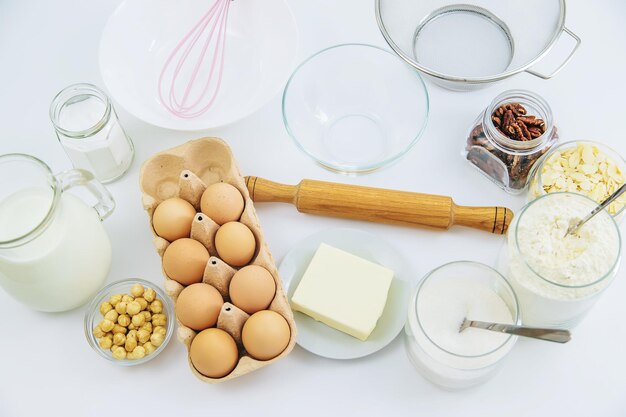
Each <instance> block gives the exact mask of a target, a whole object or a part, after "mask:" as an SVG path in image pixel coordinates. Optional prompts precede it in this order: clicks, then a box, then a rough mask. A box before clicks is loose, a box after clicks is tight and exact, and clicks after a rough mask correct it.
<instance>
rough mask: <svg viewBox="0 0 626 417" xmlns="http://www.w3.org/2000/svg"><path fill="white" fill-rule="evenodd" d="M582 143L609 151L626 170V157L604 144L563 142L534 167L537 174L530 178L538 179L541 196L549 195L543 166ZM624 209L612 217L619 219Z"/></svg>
mask: <svg viewBox="0 0 626 417" xmlns="http://www.w3.org/2000/svg"><path fill="white" fill-rule="evenodd" d="M581 143H588V144H591V145H592V146H597V147H598V148H600V149H601V150H604V151H608V152H607V153H609V154H611V155H607V156H609V157H613V159H615V158H617V160H616V161H615V163H617V164H618V165H622V168H626V160H625V159H624V157H622V156H621V155H620V154H619V153H617V151H616V150H615V149H613V148H611V147H610V146H607V145H605V144H604V143H601V142H598V141H595V140H570V141H567V142H561V143H559V144H558V145H555V146H553V147H552V148H551V149H550V150H549V151H548V152H546V154H545V155H543V156H542V158H541V160H540V161H539V162H538V163H537V164H536V165H535V166H534V167H533V170H534V171H535V172H531V175H529V178H533V177H535V176H536V177H537V185H538V186H539V190H541V196H544V195H546V194H549V193H546V192H545V190H544V189H543V173H542V171H543V164H544V163H545V162H546V161H547V160H548V159H550V158H551V157H552V155H554V153H555V152H556V151H557V150H561V151H562V150H563V149H566V148H567V147H570V146H571V147H575V146H577V145H578V144H581ZM622 171H624V170H622ZM622 174H623V175H626V172H622ZM550 194H554V193H550ZM574 194H580V193H574ZM580 195H583V196H584V194H580ZM541 196H540V197H541ZM585 197H586V196H585ZM537 198H539V197H537ZM596 204H598V202H597V201H596ZM624 209H626V204H624V206H623V207H622V208H621V209H620V210H619V211H618V212H616V213H615V214H614V215H611V216H612V217H614V218H615V217H618V216H619V215H620V214H622V213H623V212H624ZM609 214H610V213H609Z"/></svg>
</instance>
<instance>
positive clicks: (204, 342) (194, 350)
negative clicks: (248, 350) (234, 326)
mask: <svg viewBox="0 0 626 417" xmlns="http://www.w3.org/2000/svg"><path fill="white" fill-rule="evenodd" d="M189 357H190V358H191V363H192V364H193V366H194V367H195V368H196V369H197V370H198V372H200V373H201V374H202V375H205V376H208V377H209V378H222V377H224V376H226V375H228V374H229V373H231V372H232V370H233V369H235V366H237V361H238V360H239V352H238V351H237V344H236V343H235V340H234V339H233V338H232V337H231V335H229V334H228V333H226V332H225V331H224V330H221V329H215V328H213V329H206V330H203V331H201V332H200V333H198V334H197V335H196V337H194V338H193V340H192V341H191V348H190V349H189Z"/></svg>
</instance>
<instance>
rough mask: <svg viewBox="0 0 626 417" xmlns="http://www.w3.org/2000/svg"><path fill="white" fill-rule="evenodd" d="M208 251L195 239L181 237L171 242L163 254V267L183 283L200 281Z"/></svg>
mask: <svg viewBox="0 0 626 417" xmlns="http://www.w3.org/2000/svg"><path fill="white" fill-rule="evenodd" d="M208 261H209V251H208V250H206V248H205V247H204V246H203V245H202V243H200V242H198V241H197V240H193V239H189V238H183V239H178V240H175V241H174V242H172V243H171V244H170V245H169V246H168V247H167V249H165V253H164V254H163V269H164V270H165V274H166V275H167V276H168V277H170V278H171V279H173V280H175V281H178V282H180V283H181V284H183V285H190V284H195V283H196V282H200V281H202V276H203V275H204V268H206V264H207V262H208Z"/></svg>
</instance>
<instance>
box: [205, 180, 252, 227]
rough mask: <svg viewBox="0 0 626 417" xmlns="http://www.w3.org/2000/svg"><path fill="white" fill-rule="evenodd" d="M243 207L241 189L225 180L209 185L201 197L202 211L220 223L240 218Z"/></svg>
mask: <svg viewBox="0 0 626 417" xmlns="http://www.w3.org/2000/svg"><path fill="white" fill-rule="evenodd" d="M243 207H244V201H243V196H242V195H241V193H240V192H239V190H238V189H237V188H235V187H234V186H232V185H230V184H227V183H225V182H218V183H215V184H212V185H209V186H208V187H207V189H206V190H204V193H202V198H201V199H200V208H201V209H202V212H203V213H204V214H206V215H207V216H209V217H210V218H211V219H213V221H214V222H215V223H217V224H220V225H221V224H224V223H228V222H234V221H237V220H239V218H240V217H241V213H242V212H243Z"/></svg>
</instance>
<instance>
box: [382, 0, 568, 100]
mask: <svg viewBox="0 0 626 417" xmlns="http://www.w3.org/2000/svg"><path fill="white" fill-rule="evenodd" d="M376 18H377V21H378V26H379V27H380V30H381V32H382V34H383V36H384V37H385V39H386V41H387V43H388V44H389V46H391V48H392V49H393V50H394V51H395V52H396V53H397V54H398V55H399V56H400V57H402V58H403V59H404V60H405V61H406V62H407V63H409V64H410V65H411V66H413V67H414V68H416V69H418V70H419V71H421V72H423V73H424V74H426V75H428V76H430V77H432V79H433V81H435V82H437V83H438V84H440V85H442V86H443V87H446V88H450V89H453V90H472V89H476V88H480V87H484V86H486V85H488V83H492V82H495V81H499V80H502V79H504V78H507V77H510V76H512V75H515V74H517V73H519V72H522V71H526V72H528V73H530V74H532V75H535V76H537V77H540V78H543V79H549V78H551V77H553V76H554V75H555V74H556V73H557V72H558V71H560V70H561V69H562V68H563V67H564V66H565V65H566V64H567V63H568V62H569V60H570V59H571V58H572V56H573V54H574V52H575V51H576V49H577V48H578V46H579V45H580V38H579V37H578V36H576V35H575V34H574V33H572V32H571V31H570V30H569V29H567V28H566V27H565V0H526V1H524V2H510V1H501V0H476V1H474V2H473V3H472V4H455V3H453V2H450V1H442V0H423V1H413V0H376ZM563 33H566V34H567V35H569V36H571V37H572V38H573V40H574V41H575V45H574V46H573V47H572V50H571V52H570V53H569V55H568V56H567V57H566V58H565V60H564V61H563V62H562V63H561V64H560V65H558V66H557V68H555V69H554V70H552V71H551V72H550V73H548V74H544V73H541V72H538V71H535V70H532V69H531V67H532V66H533V65H535V64H537V63H538V62H539V61H540V60H541V59H542V58H544V57H545V56H546V55H547V54H548V53H549V52H550V51H551V50H552V48H553V47H554V45H555V44H556V42H557V41H558V40H559V39H560V37H561V35H562V34H563Z"/></svg>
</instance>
